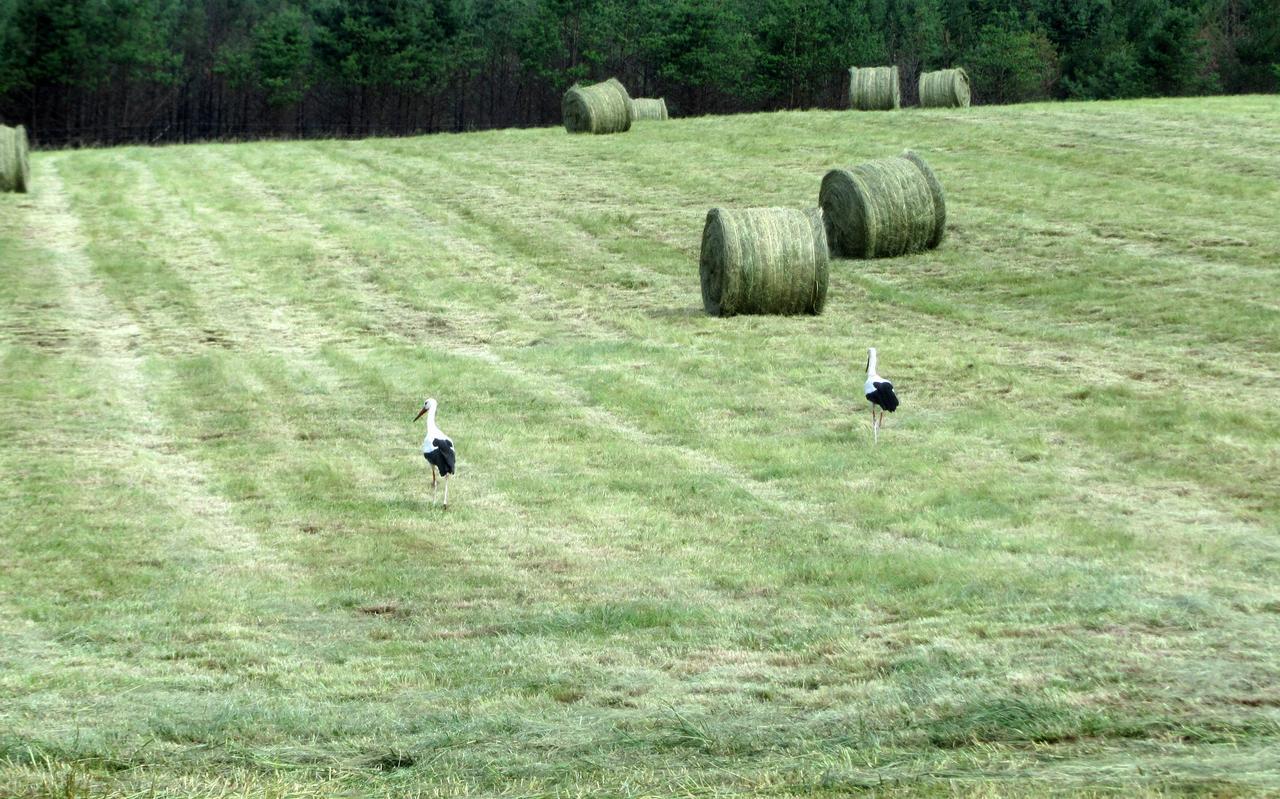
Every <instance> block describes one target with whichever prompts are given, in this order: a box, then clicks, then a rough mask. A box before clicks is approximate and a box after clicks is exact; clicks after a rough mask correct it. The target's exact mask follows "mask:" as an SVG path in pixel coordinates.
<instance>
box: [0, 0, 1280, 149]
mask: <svg viewBox="0 0 1280 799" xmlns="http://www.w3.org/2000/svg"><path fill="white" fill-rule="evenodd" d="M886 63H893V64H897V65H899V67H901V69H902V70H903V73H902V77H903V84H902V85H903V95H904V96H903V101H904V102H912V101H914V99H915V98H914V94H915V85H916V83H915V77H916V75H918V73H919V72H920V71H921V70H927V69H934V68H939V67H946V66H953V65H961V66H964V67H966V68H967V69H968V70H969V72H970V74H971V76H972V79H973V86H974V101H975V102H978V103H1009V102H1018V101H1025V100H1034V99H1042V98H1115V97H1134V96H1144V95H1185V94H1208V93H1222V92H1228V93H1238V92H1267V91H1275V90H1276V89H1277V87H1280V0H0V121H3V122H6V123H8V124H17V123H24V124H26V125H27V126H28V127H29V128H30V129H31V131H32V133H33V137H34V139H35V140H36V141H37V142H38V143H40V144H43V145H46V146H48V145H58V144H75V143H112V142H120V141H179V140H190V139H205V138H221V137H227V138H232V137H234V138H256V137H263V136H320V135H324V136H358V135H372V134H398V133H412V132H426V131H444V130H448V131H457V130H471V129H478V128H488V127H498V126H512V125H542V124H550V123H555V122H557V121H558V120H559V117H560V96H561V94H562V92H563V91H564V90H565V88H566V87H568V86H570V85H571V84H573V83H574V82H575V81H580V80H590V79H599V78H603V77H607V76H609V75H616V76H618V77H619V78H621V79H622V81H623V82H624V83H625V84H626V85H627V86H628V87H629V88H630V89H631V92H632V94H633V95H636V96H665V97H666V98H667V102H668V105H669V107H670V108H671V110H672V112H673V113H675V114H683V115H689V114H703V113H709V112H716V113H720V112H732V111H752V110H762V109H779V108H810V107H840V106H841V105H842V104H843V103H844V102H845V101H846V92H847V87H846V85H845V82H846V69H847V68H848V67H849V66H851V65H859V66H867V65H877V64H886Z"/></svg>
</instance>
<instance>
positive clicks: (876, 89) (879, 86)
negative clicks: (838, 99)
mask: <svg viewBox="0 0 1280 799" xmlns="http://www.w3.org/2000/svg"><path fill="white" fill-rule="evenodd" d="M900 105H902V93H901V92H900V91H899V90H898V68H897V67H896V66H894V67H850V68H849V107H850V108H853V109H854V110H857V111H892V110H893V109H895V108H897V107H899V106H900Z"/></svg>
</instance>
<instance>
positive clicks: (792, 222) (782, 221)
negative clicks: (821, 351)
mask: <svg viewBox="0 0 1280 799" xmlns="http://www.w3.org/2000/svg"><path fill="white" fill-rule="evenodd" d="M829 257H830V256H829V254H828V250H827V233H826V226H825V225H824V224H823V221H822V211H821V209H818V208H812V209H809V210H804V211H802V210H798V209H795V208H744V209H737V210H730V209H727V208H713V209H711V211H710V212H709V213H708V214H707V221H706V224H705V225H704V226H703V228H702V255H701V258H700V259H699V268H700V271H701V273H702V305H703V307H704V308H705V309H706V311H707V313H708V314H711V315H712V316H734V315H736V314H746V313H755V314H801V313H807V314H817V313H821V312H822V306H823V304H824V303H825V302H826V300H827V264H828V258H829Z"/></svg>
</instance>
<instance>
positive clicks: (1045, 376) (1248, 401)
mask: <svg viewBox="0 0 1280 799" xmlns="http://www.w3.org/2000/svg"><path fill="white" fill-rule="evenodd" d="M908 146H909V147H912V148H915V149H916V150H918V151H919V152H920V153H921V154H922V155H924V157H925V158H926V159H928V160H929V162H930V163H931V165H932V166H933V167H934V169H935V170H936V171H937V173H938V175H939V177H940V179H941V180H942V183H943V185H944V187H945V188H946V190H947V192H948V195H949V207H948V213H949V230H948V238H947V240H946V241H945V242H944V244H943V246H942V248H941V249H939V250H937V251H934V252H930V253H926V254H923V255H918V256H913V257H908V258H901V259H893V260H880V261H870V262H868V261H836V262H833V265H832V270H831V287H830V292H829V294H828V299H827V309H826V312H825V313H824V314H823V315H822V316H820V317H812V318H810V317H802V318H781V317H738V318H732V319H715V318H708V317H706V316H705V315H704V314H703V313H702V309H701V296H700V293H699V281H698V271H697V251H698V245H699V241H700V236H701V230H702V221H703V217H704V216H705V214H706V211H707V209H708V208H709V207H712V206H715V205H726V206H751V205H788V206H806V205H812V204H814V203H815V202H816V197H817V192H818V183H819V180H820V179H821V177H822V175H823V173H824V171H825V170H826V169H827V168H829V167H832V166H849V165H852V164H855V163H857V162H859V161H861V160H864V159H868V158H874V157H881V156H886V155H893V154H896V153H897V152H899V151H900V150H901V149H903V148H904V147H908ZM33 186H34V192H33V193H32V194H30V195H26V196H22V195H0V265H2V272H0V277H2V278H3V280H0V358H2V359H3V376H2V377H0V475H2V477H0V552H2V553H3V554H0V640H2V641H3V642H4V643H3V646H0V795H3V796H10V795H17V796H71V797H78V796H99V795H105V796H121V797H123V796H193V797H195V796H198V797H213V796H246V795H253V796H257V795H265V796H348V795H351V796H363V795H374V796H451V795H464V794H484V795H493V794H498V795H511V796H541V795H558V796H601V795H609V796H621V795H628V796H656V795H667V794H675V795H682V796H718V795H730V794H753V795H770V796H789V795H796V796H799V795H812V794H815V793H816V794H830V795H837V794H844V793H851V792H857V791H860V790H865V791H867V792H869V793H870V794H872V795H899V794H901V795H906V794H919V793H925V794H951V793H976V794H980V795H1005V794H1044V793H1049V792H1061V793H1075V792H1081V793H1098V794H1108V793H1117V794H1124V795H1127V796H1132V795H1161V794H1182V793H1211V794H1216V795H1227V796H1232V795H1261V794H1268V793H1270V794H1273V795H1274V794H1277V793H1280V655H1278V654H1277V653H1278V652H1280V533H1278V528H1280V454H1278V453H1280V448H1278V447H1277V440H1278V436H1280V368H1278V367H1280V212H1278V211H1277V208H1280V97H1239V98H1221V99H1195V100H1169V101H1144V102H1123V103H1102V104H1056V105H1026V106H1016V107H1002V108H1000V107H986V108H972V109H966V110H958V111H954V112H953V111H915V110H913V111H902V112H898V113H886V114H857V113H847V112H846V113H835V112H811V113H781V114H763V115H750V116H738V117H727V118H700V119H690V120H679V121H673V122H670V123H649V124H639V125H637V126H636V127H635V128H634V129H633V131H632V132H631V133H628V134H625V135H621V136H607V137H606V136H601V137H583V136H574V137H571V136H568V135H565V134H564V132H563V131H562V130H560V129H545V130H523V131H499V132H492V133H477V134H466V135H457V136H433V137H429V138H415V139H397V140H369V141H360V142H333V141H325V142H293V143H258V144H216V145H202V146H184V147H164V148H123V149H114V150H83V151H74V152H71V151H68V152H42V153H37V154H35V155H34V162H33ZM868 346H876V347H878V348H879V351H880V358H881V371H882V372H883V373H884V374H885V375H886V376H887V377H889V378H890V379H892V380H893V381H894V383H895V385H896V386H897V389H898V393H899V395H900V397H901V398H902V400H903V407H902V408H901V409H900V410H899V412H898V413H896V414H894V415H892V416H890V417H888V418H887V422H888V423H887V427H886V429H885V430H884V431H883V433H882V435H881V440H880V445H879V446H878V447H873V446H872V444H871V429H870V421H869V415H868V413H867V411H866V405H865V402H863V401H862V400H861V385H862V380H863V375H862V369H863V366H864V363H865V357H866V347H868ZM428 394H429V395H431V396H435V397H437V398H438V399H439V400H440V402H441V409H440V416H439V422H440V425H441V427H443V428H444V430H445V431H446V432H448V433H449V434H451V435H452V436H453V438H454V440H455V441H456V442H457V445H458V449H459V453H460V463H459V476H458V478H457V479H455V480H454V482H453V486H452V493H451V497H450V499H451V500H452V506H451V507H450V508H449V510H448V511H447V512H443V511H441V510H440V509H439V508H435V507H431V506H430V505H429V504H428V483H429V481H428V479H427V468H426V464H425V463H424V462H423V460H422V457H421V455H420V454H419V452H418V446H419V443H420V441H421V437H422V427H421V425H420V424H417V425H415V424H412V423H411V421H410V420H411V419H412V418H413V416H414V414H415V413H416V412H417V410H418V408H419V406H420V405H421V403H422V400H423V398H424V397H425V396H427V395H428Z"/></svg>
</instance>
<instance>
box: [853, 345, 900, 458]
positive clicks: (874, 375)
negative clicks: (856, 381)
mask: <svg viewBox="0 0 1280 799" xmlns="http://www.w3.org/2000/svg"><path fill="white" fill-rule="evenodd" d="M862 393H863V395H864V396H866V398H867V402H870V403H871V435H872V436H873V440H875V441H877V442H879V441H880V425H882V424H884V412H885V411H888V412H889V413H893V412H894V411H896V410H897V409H898V395H897V394H894V393H893V383H890V382H889V381H888V380H885V379H884V378H883V377H881V376H880V373H879V372H877V371H876V348H875V347H868V348H867V382H865V383H863V384H862ZM877 408H878V409H879V410H880V418H879V419H877V418H876V409H877Z"/></svg>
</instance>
